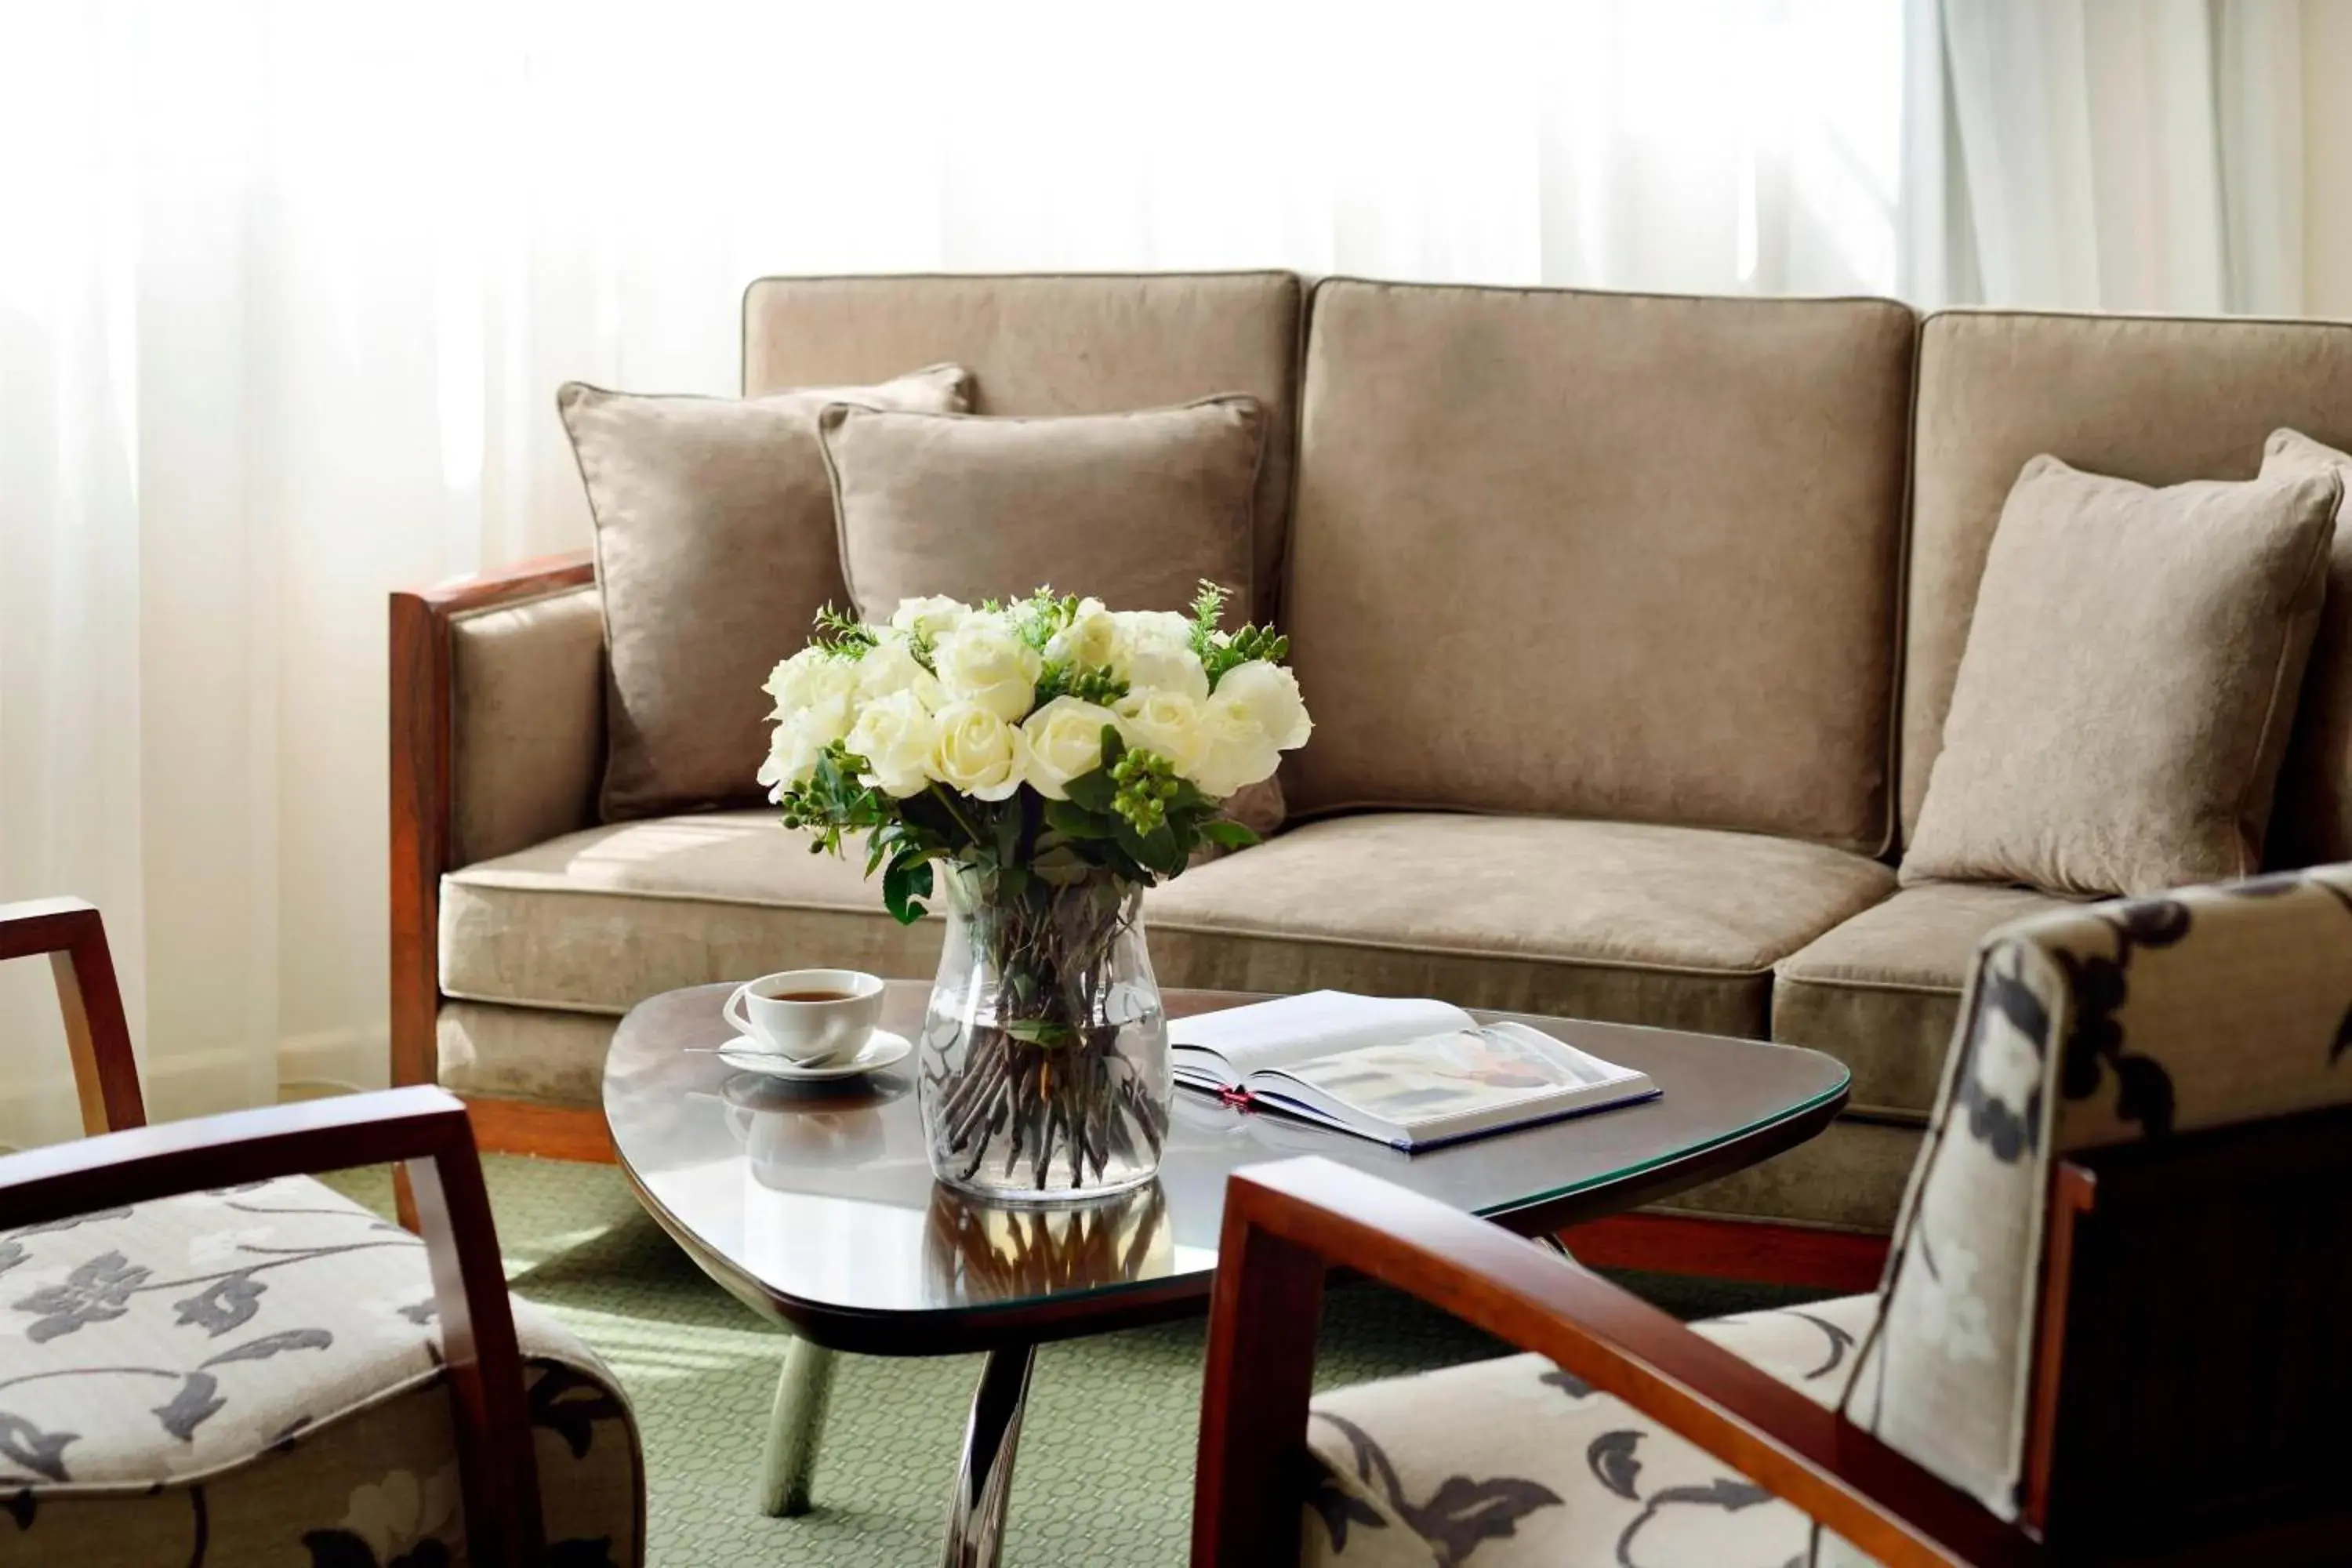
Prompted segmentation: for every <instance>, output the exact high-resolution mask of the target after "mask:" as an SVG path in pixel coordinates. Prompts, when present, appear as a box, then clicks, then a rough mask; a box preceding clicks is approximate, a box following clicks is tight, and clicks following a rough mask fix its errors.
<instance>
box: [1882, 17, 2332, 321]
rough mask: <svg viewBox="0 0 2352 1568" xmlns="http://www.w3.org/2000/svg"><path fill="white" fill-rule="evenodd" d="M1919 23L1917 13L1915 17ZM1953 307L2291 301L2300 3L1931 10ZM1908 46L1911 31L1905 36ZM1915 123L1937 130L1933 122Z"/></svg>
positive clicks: (2277, 310) (2299, 282) (2291, 305)
mask: <svg viewBox="0 0 2352 1568" xmlns="http://www.w3.org/2000/svg"><path fill="white" fill-rule="evenodd" d="M1915 9H1927V7H1915ZM1941 11H1942V23H1943V27H1942V36H1943V43H1944V48H1943V50H1942V51H1941V54H1942V58H1941V67H1942V70H1943V71H1944V72H1945V73H1946V86H1947V90H1948V94H1949V100H1948V106H1947V114H1948V126H1949V129H1950V132H1951V133H1950V134H1949V136H1948V139H1947V140H1946V142H1945V143H1944V145H1943V148H1942V151H1943V153H1944V154H1945V156H1944V157H1943V158H1941V159H1940V160H1934V159H1931V160H1930V161H1929V162H1928V163H1927V170H1926V172H1927V174H1928V175H1930V176H1932V174H1934V173H1936V172H1937V171H1940V173H1941V174H1942V175H1943V177H1944V178H1946V179H1947V180H1948V181H1949V182H1950V185H1949V187H1948V195H1950V196H1951V198H1952V199H1951V200H1950V202H1949V204H1948V205H1946V204H1938V203H1930V202H1928V201H1927V199H1926V197H1927V192H1926V191H1925V190H1924V189H1921V188H1918V187H1916V186H1915V187H1914V189H1913V192H1912V194H1913V195H1914V198H1915V204H1916V210H1918V211H1920V212H1923V213H1925V212H1929V211H1937V212H1945V213H1948V214H1951V215H1955V221H1954V222H1952V223H1951V224H1950V226H1948V227H1947V228H1946V229H1945V230H1944V231H1943V233H1942V235H1941V237H1940V238H1941V241H1942V244H1943V246H1944V247H1945V248H1943V249H1942V250H1941V251H1940V252H1938V253H1937V254H1935V256H1934V257H1933V258H1932V259H1928V258H1923V260H1922V265H1923V267H1926V268H1929V269H1931V270H1932V269H1934V268H1938V267H1940V268H1941V269H1942V275H1943V277H1944V279H1945V280H1946V281H1947V282H1948V284H1954V285H1956V286H1955V287H1952V288H1950V289H1949V296H1950V297H1955V298H1960V299H1983V300H1991V301H1994V302H1997V303H2000V304H2005V305H2021V306H2039V307H2048V308H2053V309H2067V310H2170V311H2186V312H2213V311H2223V310H2231V311H2251V312H2255V313H2261V314H2274V315H2289V314H2293V313H2294V312H2295V311H2296V310H2300V309H2301V308H2302V305H2303V293H2304V290H2303V227H2302V212H2303V201H2302V191H2303V176H2304V170H2303V134H2304V132H2303V93H2302V83H2303V69H2302V42H2301V5H2300V3H2299V0H1941ZM1915 37H1916V33H1915ZM1915 110H1916V112H1917V113H1918V114H1919V115H1920V116H1922V117H1923V119H1926V120H1929V121H1933V120H1935V119H1938V118H1942V117H1931V116H1929V115H1928V112H1927V110H1928V106H1927V105H1926V104H1925V103H1916V104H1915Z"/></svg>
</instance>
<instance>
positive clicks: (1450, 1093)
mask: <svg viewBox="0 0 2352 1568" xmlns="http://www.w3.org/2000/svg"><path fill="white" fill-rule="evenodd" d="M1532 1032H1533V1031H1529V1033H1532ZM1283 1072H1284V1075H1285V1076H1286V1077H1288V1078H1293V1079H1297V1080H1298V1081H1299V1082H1300V1083H1304V1084H1307V1085H1309V1086H1311V1087H1313V1088H1315V1089H1320V1090H1322V1091H1323V1092H1324V1093H1325V1094H1327V1095H1328V1096H1330V1097H1331V1098H1332V1099H1333V1100H1338V1101H1339V1102H1340V1103H1341V1104H1342V1105H1347V1106H1350V1107H1353V1108H1354V1109H1355V1110H1360V1111H1362V1112H1365V1113H1367V1114H1369V1115H1370V1116H1374V1117H1377V1118H1379V1119H1380V1120H1381V1121H1388V1122H1391V1123H1394V1124H1395V1125H1396V1126H1399V1127H1402V1128H1405V1129H1407V1130H1408V1131H1409V1130H1411V1129H1412V1128H1413V1127H1414V1126H1416V1125H1419V1124H1421V1123H1423V1122H1427V1121H1433V1120H1434V1119H1436V1118H1439V1117H1444V1116H1456V1115H1460V1114H1462V1113H1463V1112H1465V1111H1473V1110H1487V1109H1489V1108H1491V1107H1495V1106H1499V1105H1507V1104H1511V1103H1513V1102H1516V1101H1518V1100H1528V1099H1531V1098H1534V1097H1537V1096H1540V1095H1548V1094H1553V1093H1557V1092H1559V1091H1560V1090H1562V1089H1581V1088H1586V1087H1589V1086H1590V1084H1591V1081H1592V1080H1591V1079H1589V1078H1587V1077H1586V1076H1585V1075H1584V1074H1583V1073H1582V1072H1580V1070H1578V1068H1574V1067H1571V1066H1570V1064H1569V1063H1568V1062H1566V1061H1564V1060H1562V1059H1561V1058H1559V1057H1557V1056H1555V1055H1553V1054H1552V1053H1551V1052H1550V1051H1548V1050H1546V1049H1544V1048H1543V1047H1540V1046H1538V1045H1537V1044H1535V1043H1534V1042H1533V1041H1530V1040H1527V1039H1522V1038H1520V1037H1517V1036H1516V1035H1513V1034H1503V1033H1498V1032H1495V1031H1491V1030H1490V1031H1486V1032H1479V1031H1475V1030H1456V1031H1454V1032H1451V1033H1448V1034H1444V1035H1432V1036H1428V1037H1423V1038H1421V1039H1415V1040H1409V1041H1405V1042H1403V1043H1401V1044H1397V1045H1385V1046H1373V1047H1365V1048H1360V1049H1357V1050H1351V1051H1346V1052H1341V1053H1339V1054H1335V1055H1331V1056H1325V1057H1318V1058H1315V1059H1313V1060H1311V1061H1303V1062H1295V1063H1293V1064H1291V1065H1290V1066H1289V1067H1286V1068H1284V1069H1283Z"/></svg>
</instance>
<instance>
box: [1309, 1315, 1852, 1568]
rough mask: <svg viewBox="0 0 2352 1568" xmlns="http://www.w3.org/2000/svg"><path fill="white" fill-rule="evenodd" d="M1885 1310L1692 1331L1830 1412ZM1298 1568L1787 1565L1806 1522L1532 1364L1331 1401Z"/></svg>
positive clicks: (1798, 1553)
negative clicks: (1306, 1567)
mask: <svg viewBox="0 0 2352 1568" xmlns="http://www.w3.org/2000/svg"><path fill="white" fill-rule="evenodd" d="M1877 1306H1878V1298H1877V1297H1875V1296H1850V1297H1846V1298H1844V1299H1843V1300H1836V1301H1824V1302H1820V1303H1816V1304H1814V1305H1811V1306H1808V1307H1804V1308H1801V1309H1797V1310H1786V1311H1770V1312H1755V1313H1748V1314H1743V1315H1742V1316H1739V1317H1736V1318H1718V1319H1716V1320H1715V1321H1711V1322H1704V1323H1697V1324H1694V1325H1693V1327H1694V1328H1695V1329H1696V1331H1698V1332H1699V1333H1702V1334H1705V1335H1706V1336H1707V1337H1708V1338H1709V1339H1712V1340H1715V1341H1717V1342H1718V1343H1720V1344H1722V1345H1723V1346H1724V1347H1725V1348H1727V1349H1728V1350H1731V1351H1735V1352H1738V1354H1740V1355H1742V1356H1745V1357H1746V1358H1747V1359H1748V1360H1749V1361H1752V1362H1754V1363H1757V1364H1758V1365H1759V1366H1760V1367H1762V1368H1764V1369H1765V1370H1766V1371H1768V1372H1769V1373H1772V1374H1773V1375H1774V1376H1776V1377H1778V1378H1780V1379H1781V1380H1782V1381H1783V1382H1786V1383H1788V1384H1792V1385H1793V1386H1795V1387H1796V1388H1798V1389H1801V1390H1802V1391H1803V1392H1804V1393H1806V1394H1810V1395H1811V1396H1812V1397H1813V1398H1814V1399H1816V1400H1819V1401H1820V1402H1821V1403H1822V1404H1823V1405H1833V1404H1835V1403H1836V1402H1837V1400H1838V1398H1839V1397H1840V1395H1841V1394H1843V1392H1844V1389H1845V1386H1846V1383H1847V1380H1848V1378H1849V1376H1850V1375H1851V1373H1852V1370H1853V1357H1854V1353H1855V1350H1856V1347H1857V1346H1858V1345H1859V1344H1860V1342H1862V1340H1863V1339H1864V1337H1865V1336H1866V1335H1867V1334H1868V1332H1869V1330H1870V1326H1871V1323H1872V1321H1874V1318H1875V1316H1876V1312H1877ZM1307 1444H1308V1447H1309V1448H1310V1449H1311V1450H1312V1451H1313V1453H1314V1456H1315V1458H1316V1460H1317V1461H1318V1467H1319V1471H1318V1476H1317V1478H1316V1480H1315V1483H1314V1487H1313V1490H1312V1491H1311V1493H1310V1494H1309V1497H1308V1500H1307V1519H1306V1521H1305V1528H1304V1530H1303V1531H1302V1540H1303V1542H1304V1553H1303V1555H1304V1560H1305V1561H1306V1562H1307V1563H1309V1564H1323V1563H1330V1564H1333V1565H1335V1568H1404V1565H1406V1564H1412V1565H1413V1568H1456V1565H1459V1564H1466V1565H1467V1568H1538V1565H1540V1568H1586V1565H1587V1564H1591V1565H1593V1568H1787V1565H1789V1564H1793V1563H1803V1562H1805V1561H1807V1559H1808V1556H1809V1554H1810V1552H1811V1550H1812V1542H1813V1536H1814V1533H1815V1532H1814V1530H1813V1526H1812V1524H1811V1521H1809V1520H1807V1519H1806V1518H1805V1516H1804V1515H1802V1514H1801V1513H1799V1512H1798V1511H1797V1510H1794V1509H1792V1508H1790V1507H1789V1506H1788V1505H1787V1504H1785V1503H1782V1502H1780V1500H1777V1499H1775V1498H1774V1497H1773V1496H1772V1495H1771V1494H1770V1493H1769V1492H1768V1491H1766V1490H1764V1489H1763V1488H1761V1487H1759V1486H1757V1485H1756V1484H1755V1483H1754V1482H1752V1481H1750V1480H1748V1479H1747V1478H1746V1477H1744V1476H1741V1475H1739V1474H1738V1473H1737V1472H1735V1471H1732V1470H1730V1469H1728V1468H1726V1467H1725V1466H1724V1465H1723V1464H1722V1463H1721V1462H1719V1461H1718V1460H1717V1459H1715V1458H1712V1457H1711V1456H1709V1455H1706V1454H1705V1453H1703V1452H1701V1451H1700V1450H1699V1449H1697V1448H1696V1447H1692V1446H1691V1445H1690V1444H1688V1443H1686V1442H1685V1441H1683V1440H1682V1439H1681V1438H1680V1437H1677V1436H1675V1435H1674V1434H1673V1433H1672V1432H1669V1431H1667V1430H1665V1429H1664V1427H1663V1426H1660V1425H1659V1424H1658V1423H1657V1422H1655V1421H1654V1420H1652V1419H1651V1418H1649V1417H1648V1416H1645V1415H1640V1414H1638V1413H1637V1412H1635V1411H1633V1409H1631V1408H1630V1407H1628V1406H1627V1405H1624V1404H1622V1402H1620V1401H1619V1400H1617V1399H1615V1398H1612V1397H1611V1396H1610V1395H1608V1394H1601V1393H1597V1392H1595V1391H1594V1390H1593V1389H1591V1388H1590V1387H1589V1386H1587V1385H1586V1384H1584V1383H1583V1382H1582V1381H1580V1379H1578V1378H1576V1377H1574V1376H1571V1375H1570V1373H1565V1372H1562V1371H1560V1370H1559V1368H1557V1367H1555V1366H1553V1365H1552V1364H1551V1363H1549V1362H1547V1361H1545V1360H1544V1359H1543V1358H1541V1357H1540V1356H1532V1355H1522V1356H1507V1357H1504V1358H1503V1359H1501V1360H1498V1361H1489V1362H1479V1363H1474V1364H1472V1365H1469V1366H1460V1367H1449V1368H1447V1369H1446V1370H1444V1371H1443V1372H1434V1373H1423V1374H1422V1375H1420V1376H1418V1377H1407V1378H1396V1379H1391V1380H1390V1381H1387V1382H1383V1383H1373V1384H1363V1385H1361V1386H1359V1387H1355V1388H1349V1389H1342V1390H1339V1392H1337V1393H1334V1394H1326V1395H1324V1396H1323V1397H1322V1398H1319V1399H1318V1400H1317V1401H1316V1402H1315V1405H1314V1407H1313V1412H1312V1414H1311V1415H1310V1416H1309V1417H1308V1421H1307Z"/></svg>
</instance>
